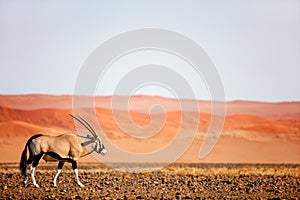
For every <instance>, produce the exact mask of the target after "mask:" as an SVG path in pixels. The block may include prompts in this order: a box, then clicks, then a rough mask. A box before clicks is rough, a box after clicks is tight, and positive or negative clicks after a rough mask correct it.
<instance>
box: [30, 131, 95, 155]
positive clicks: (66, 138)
mask: <svg viewBox="0 0 300 200" xmlns="http://www.w3.org/2000/svg"><path fill="white" fill-rule="evenodd" d="M81 143H82V141H81V139H80V138H79V137H78V136H76V135H75V134H73V133H65V134H62V135H59V136H46V135H44V136H40V137H38V138H35V139H33V140H32V143H31V144H30V145H34V148H33V149H34V151H35V152H34V154H35V155H38V154H40V153H41V152H45V153H47V152H55V153H56V154H58V155H59V156H60V157H62V158H70V159H72V160H75V161H77V160H78V159H79V158H80V157H83V156H85V155H87V154H89V153H90V152H89V151H88V149H87V148H86V147H87V146H88V145H87V146H85V147H83V146H82V144H81ZM90 145H93V144H90ZM92 148H93V147H92ZM43 159H44V160H46V161H57V160H56V159H54V158H52V157H51V156H48V155H45V156H44V157H43Z"/></svg>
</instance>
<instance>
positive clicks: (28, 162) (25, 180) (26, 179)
mask: <svg viewBox="0 0 300 200" xmlns="http://www.w3.org/2000/svg"><path fill="white" fill-rule="evenodd" d="M32 162H33V159H32V158H31V157H30V158H28V160H27V163H26V171H25V178H24V184H25V185H26V184H27V181H28V175H27V169H28V166H29V165H30V164H31V163H32Z"/></svg>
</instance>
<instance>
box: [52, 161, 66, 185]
mask: <svg viewBox="0 0 300 200" xmlns="http://www.w3.org/2000/svg"><path fill="white" fill-rule="evenodd" d="M64 164H65V161H59V163H58V166H57V171H56V174H55V176H54V179H53V187H56V180H57V177H58V175H59V174H60V172H61V169H62V168H63V166H64Z"/></svg>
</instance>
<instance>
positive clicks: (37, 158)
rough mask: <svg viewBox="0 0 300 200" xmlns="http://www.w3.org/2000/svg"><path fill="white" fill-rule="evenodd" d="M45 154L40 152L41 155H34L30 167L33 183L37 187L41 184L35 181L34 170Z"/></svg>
mask: <svg viewBox="0 0 300 200" xmlns="http://www.w3.org/2000/svg"><path fill="white" fill-rule="evenodd" d="M43 156H44V153H40V154H39V155H36V156H34V157H33V163H32V165H31V167H30V173H31V179H32V182H33V185H34V186H35V187H37V188H38V187H40V186H39V185H38V184H37V183H36V181H35V177H34V171H35V168H36V167H37V166H38V164H39V162H40V160H41V158H42V157H43Z"/></svg>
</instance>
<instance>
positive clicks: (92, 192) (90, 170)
mask: <svg viewBox="0 0 300 200" xmlns="http://www.w3.org/2000/svg"><path fill="white" fill-rule="evenodd" d="M55 169H56V167H55V166H54V165H53V164H51V165H49V164H41V165H40V166H38V168H37V169H36V180H37V183H38V184H39V185H40V188H34V187H33V184H32V182H31V179H30V177H29V181H28V184H27V185H26V186H25V185H24V184H23V182H22V181H23V177H22V175H21V173H20V172H19V170H18V165H17V164H1V165H0V174H1V176H0V177H1V178H0V199H299V197H300V166H299V165H241V164H240V165H228V164H223V165H222V164H198V165H195V164H194V165H188V164H182V165H172V166H168V167H166V168H163V169H161V170H157V171H152V172H140V173H128V172H122V171H116V170H111V169H108V168H105V167H104V166H102V165H99V164H79V175H80V180H81V182H82V183H83V184H85V187H84V188H80V187H79V186H77V185H76V183H75V182H74V174H73V171H72V170H71V167H70V166H69V165H66V166H65V167H64V169H63V171H62V173H61V174H60V176H59V178H58V181H57V185H58V187H57V188H53V187H52V179H53V177H54V174H55Z"/></svg>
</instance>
